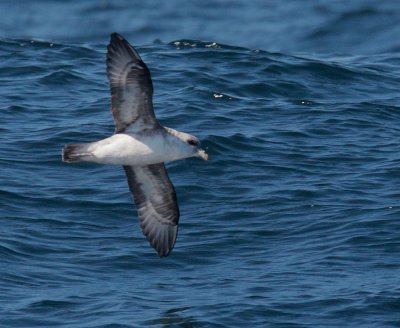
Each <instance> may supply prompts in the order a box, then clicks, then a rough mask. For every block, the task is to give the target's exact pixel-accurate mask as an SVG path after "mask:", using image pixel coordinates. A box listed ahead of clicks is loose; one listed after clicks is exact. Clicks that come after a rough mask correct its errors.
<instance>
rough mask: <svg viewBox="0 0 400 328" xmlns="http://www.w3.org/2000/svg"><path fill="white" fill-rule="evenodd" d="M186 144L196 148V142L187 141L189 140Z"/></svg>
mask: <svg viewBox="0 0 400 328" xmlns="http://www.w3.org/2000/svg"><path fill="white" fill-rule="evenodd" d="M187 143H188V144H189V145H191V146H197V142H196V140H193V139H189V140H188V141H187Z"/></svg>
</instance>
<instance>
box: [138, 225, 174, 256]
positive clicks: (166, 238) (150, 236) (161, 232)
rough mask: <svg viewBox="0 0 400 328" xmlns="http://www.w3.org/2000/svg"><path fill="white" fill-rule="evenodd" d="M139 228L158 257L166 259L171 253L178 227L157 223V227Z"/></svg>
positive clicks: (143, 226)
mask: <svg viewBox="0 0 400 328" xmlns="http://www.w3.org/2000/svg"><path fill="white" fill-rule="evenodd" d="M141 228H142V231H143V234H144V235H145V237H146V239H147V240H148V242H149V243H150V245H151V247H153V248H154V249H155V250H156V252H157V254H158V256H160V257H167V256H168V255H169V254H170V253H171V251H172V249H173V248H174V246H175V242H176V238H177V235H178V225H174V224H162V223H158V224H157V227H152V226H151V225H150V226H145V225H142V227H141Z"/></svg>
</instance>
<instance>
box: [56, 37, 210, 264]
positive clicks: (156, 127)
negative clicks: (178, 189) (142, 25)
mask: <svg viewBox="0 0 400 328" xmlns="http://www.w3.org/2000/svg"><path fill="white" fill-rule="evenodd" d="M106 63H107V76H108V79H109V81H110V90H111V112H112V115H113V118H114V122H115V131H114V134H113V135H112V136H111V137H109V138H106V139H103V140H100V141H96V142H91V143H80V144H68V145H65V146H64V149H63V151H62V160H63V161H64V162H67V163H74V162H80V161H85V162H96V163H102V164H117V165H122V166H123V168H124V170H125V173H126V177H127V178H128V186H129V190H130V191H131V193H132V195H133V199H134V202H135V204H136V208H137V211H138V215H139V221H140V226H141V228H142V231H143V234H144V235H145V236H146V238H147V240H148V241H149V242H150V245H151V246H152V247H153V248H154V249H155V250H156V251H157V253H158V255H159V256H160V257H163V256H167V255H168V254H169V253H170V252H171V250H172V248H173V247H174V245H175V241H176V236H177V232H178V221H179V208H178V204H177V199H176V193H175V189H174V186H173V185H172V183H171V181H170V180H169V178H168V174H167V171H166V169H165V166H164V162H165V161H173V160H178V159H183V158H188V157H200V158H202V159H204V160H207V159H208V155H207V153H206V152H205V151H204V150H203V149H202V148H201V144H200V141H199V139H197V138H196V137H195V136H192V135H190V134H187V133H183V132H179V131H176V130H174V129H171V128H167V127H163V126H161V125H160V123H159V122H158V121H157V118H156V116H155V115H154V111H153V100H152V97H153V83H152V81H151V76H150V71H149V69H148V68H147V66H146V64H145V63H144V62H143V60H142V59H141V58H140V56H139V54H138V52H137V51H136V50H135V48H134V47H132V46H131V45H130V44H129V43H128V41H126V40H125V39H124V38H123V37H122V36H121V35H119V34H117V33H113V34H111V41H110V43H109V45H108V46H107V60H106Z"/></svg>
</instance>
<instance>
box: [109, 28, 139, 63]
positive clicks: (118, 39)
mask: <svg viewBox="0 0 400 328" xmlns="http://www.w3.org/2000/svg"><path fill="white" fill-rule="evenodd" d="M122 50H125V51H126V52H128V54H129V55H130V56H132V57H136V59H138V60H142V58H141V57H140V55H139V53H138V52H137V51H136V50H135V48H134V47H133V46H132V45H131V44H130V43H129V42H128V41H126V39H125V38H124V37H123V36H122V35H120V34H118V33H116V32H114V33H111V35H110V43H109V44H108V46H107V51H108V54H111V53H114V52H118V51H122Z"/></svg>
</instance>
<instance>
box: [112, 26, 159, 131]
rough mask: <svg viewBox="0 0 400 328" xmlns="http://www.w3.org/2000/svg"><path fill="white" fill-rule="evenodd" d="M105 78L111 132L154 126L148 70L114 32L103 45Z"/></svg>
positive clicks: (125, 42)
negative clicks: (105, 64) (108, 84)
mask: <svg viewBox="0 0 400 328" xmlns="http://www.w3.org/2000/svg"><path fill="white" fill-rule="evenodd" d="M107 76H108V79H109V81H110V89H111V112H112V114H113V117H114V121H115V126H116V128H115V133H119V132H122V131H124V130H125V128H126V127H127V126H128V125H131V124H132V128H133V129H134V130H136V131H140V130H144V129H149V128H153V127H154V126H155V125H157V124H158V122H157V119H156V117H155V115H154V111H153V100H152V97H153V83H152V81H151V76H150V71H149V69H148V68H147V66H146V64H145V63H144V62H143V61H142V59H141V58H140V56H139V54H138V53H137V51H136V50H135V49H134V48H133V47H132V46H131V45H130V44H129V43H128V41H126V40H125V39H124V38H123V37H122V36H120V35H119V34H117V33H113V34H111V41H110V44H109V45H108V46H107Z"/></svg>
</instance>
